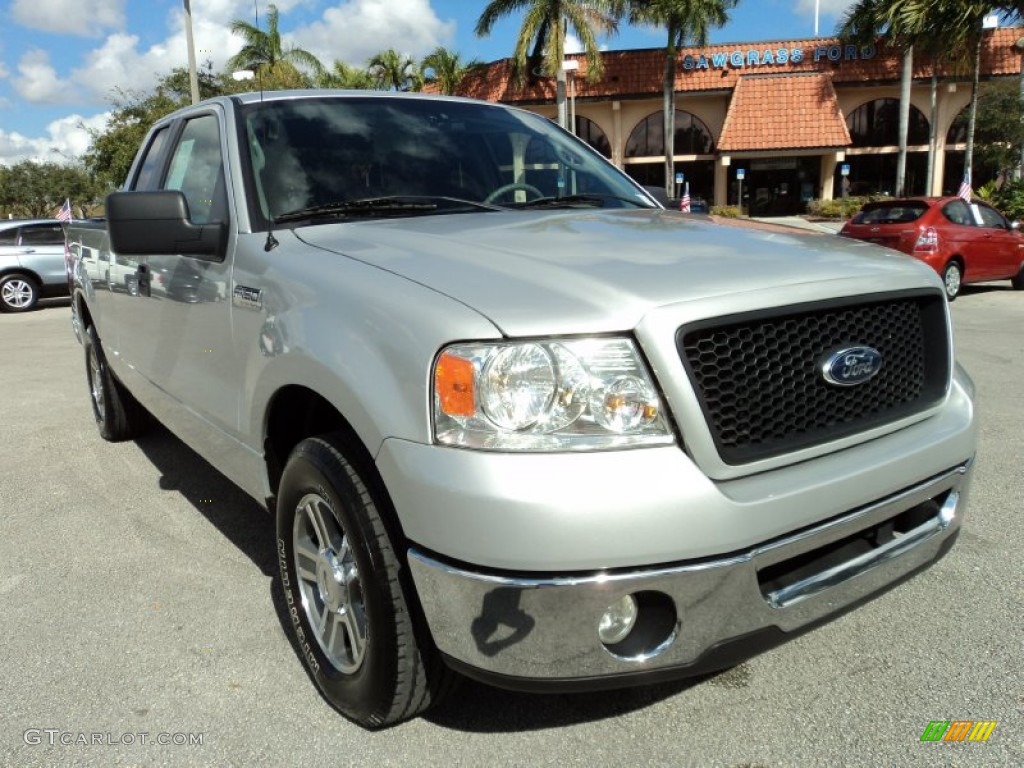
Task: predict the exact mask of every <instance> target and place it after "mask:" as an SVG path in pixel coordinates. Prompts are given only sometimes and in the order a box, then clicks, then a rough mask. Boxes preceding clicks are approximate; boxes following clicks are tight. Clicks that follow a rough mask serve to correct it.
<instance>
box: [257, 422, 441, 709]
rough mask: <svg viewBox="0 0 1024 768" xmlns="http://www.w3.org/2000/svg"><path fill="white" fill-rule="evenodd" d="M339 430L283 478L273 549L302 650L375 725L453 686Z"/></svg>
mask: <svg viewBox="0 0 1024 768" xmlns="http://www.w3.org/2000/svg"><path fill="white" fill-rule="evenodd" d="M358 467H359V464H358V461H355V460H351V459H350V457H349V455H347V454H346V446H345V443H344V441H343V440H342V439H341V438H340V437H339V436H336V435H326V436H322V437H312V438H308V439H306V440H303V441H302V442H301V443H299V444H298V445H297V446H296V447H295V449H294V450H293V451H292V453H291V456H290V457H289V459H288V462H287V464H286V465H285V468H284V472H283V474H282V476H281V484H280V487H279V489H278V500H277V549H278V560H279V564H280V569H281V582H282V587H283V589H284V595H285V602H286V604H287V607H288V614H289V618H290V619H291V622H292V629H293V631H294V633H295V639H296V640H297V642H298V647H299V655H300V657H301V658H302V660H303V663H304V664H305V666H306V669H307V670H308V672H309V674H310V676H311V677H312V678H313V681H314V682H315V683H316V685H317V687H318V688H319V689H320V692H321V693H322V694H323V696H324V698H325V699H327V701H328V703H330V705H331V706H333V707H334V708H335V709H337V710H338V711H339V712H341V713H342V714H343V715H345V716H346V717H348V718H350V719H351V720H353V721H355V722H356V723H358V724H360V725H362V726H365V727H368V728H379V727H382V726H387V725H392V724H394V723H397V722H400V721H402V720H406V719H408V718H411V717H414V716H415V715H417V714H419V713H421V712H423V711H424V710H426V709H427V708H428V707H430V706H431V705H432V704H434V703H436V702H437V701H438V700H439V699H440V698H441V697H442V696H443V695H444V694H445V693H447V690H448V689H450V688H451V684H452V682H453V680H454V673H453V672H451V671H450V670H449V669H448V668H447V667H446V666H445V665H444V663H443V662H442V661H441V659H440V657H439V655H438V653H437V651H436V649H435V648H434V645H433V642H432V640H431V638H430V636H429V632H428V631H427V629H426V627H424V626H422V625H421V623H420V622H418V621H417V620H416V617H415V616H414V613H413V610H414V608H415V603H414V600H415V597H414V595H413V594H412V586H411V584H403V578H402V576H403V571H404V570H405V569H404V567H403V563H402V562H401V559H400V554H399V553H396V550H395V545H394V544H393V542H392V540H391V537H390V536H389V534H388V531H387V528H386V526H385V524H384V520H383V519H382V517H381V510H382V506H381V505H382V504H383V503H385V502H386V500H385V499H382V498H378V497H380V496H382V492H380V493H375V491H374V489H373V487H372V482H371V481H370V479H369V474H368V473H361V471H360V469H359V468H358Z"/></svg>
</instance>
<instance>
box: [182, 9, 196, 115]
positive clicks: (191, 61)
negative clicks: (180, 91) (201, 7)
mask: <svg viewBox="0 0 1024 768" xmlns="http://www.w3.org/2000/svg"><path fill="white" fill-rule="evenodd" d="M182 3H184V5H185V39H186V40H187V41H188V82H189V86H190V87H191V89H192V103H193V104H198V103H199V75H198V74H197V73H196V44H195V41H194V40H193V39H192V7H191V3H190V2H189V0H182Z"/></svg>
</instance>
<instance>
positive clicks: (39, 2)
mask: <svg viewBox="0 0 1024 768" xmlns="http://www.w3.org/2000/svg"><path fill="white" fill-rule="evenodd" d="M124 3H125V0H14V2H13V3H12V4H11V12H12V14H13V15H14V20H15V21H17V22H18V23H19V24H24V25H25V26H26V27H32V28H33V29H41V30H44V31H46V32H54V33H60V34H66V35H79V36H81V37H97V36H99V35H100V33H101V32H102V31H103V30H104V29H121V28H122V27H123V26H124Z"/></svg>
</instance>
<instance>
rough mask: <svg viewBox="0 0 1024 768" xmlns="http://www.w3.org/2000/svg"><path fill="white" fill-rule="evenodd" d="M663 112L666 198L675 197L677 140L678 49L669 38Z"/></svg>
mask: <svg viewBox="0 0 1024 768" xmlns="http://www.w3.org/2000/svg"><path fill="white" fill-rule="evenodd" d="M662 92H663V99H662V101H663V110H664V114H663V115H662V118H663V119H662V133H663V134H664V135H663V139H664V143H665V197H667V198H669V199H671V198H673V197H675V184H676V172H675V165H676V164H675V146H676V142H675V138H676V47H675V44H674V39H673V38H672V37H670V38H669V44H668V46H667V47H666V49H665V75H664V77H663V79H662Z"/></svg>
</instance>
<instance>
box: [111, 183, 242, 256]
mask: <svg viewBox="0 0 1024 768" xmlns="http://www.w3.org/2000/svg"><path fill="white" fill-rule="evenodd" d="M107 228H108V231H109V233H110V248H111V250H112V251H114V253H119V254H122V255H124V256H155V255H160V254H180V255H182V256H199V257H201V258H207V259H214V260H219V259H222V258H224V254H225V252H226V246H227V232H228V226H227V224H226V223H224V222H219V221H215V222H209V223H207V224H193V223H192V222H191V221H189V210H188V201H187V200H185V195H183V194H182V193H181V192H180V191H178V190H170V191H159V192H114V193H112V194H110V195H107Z"/></svg>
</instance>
